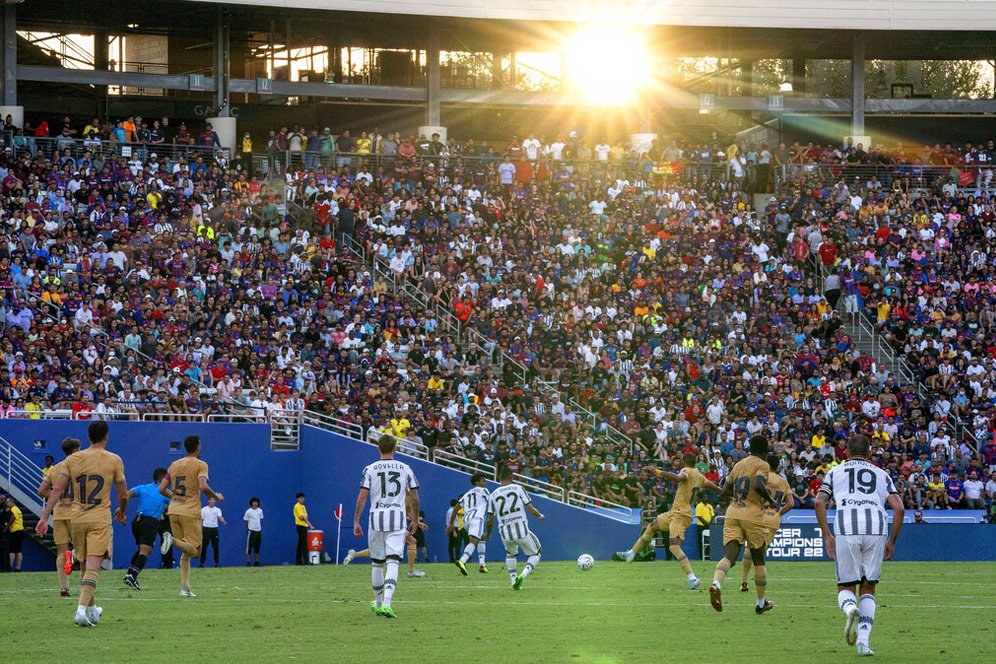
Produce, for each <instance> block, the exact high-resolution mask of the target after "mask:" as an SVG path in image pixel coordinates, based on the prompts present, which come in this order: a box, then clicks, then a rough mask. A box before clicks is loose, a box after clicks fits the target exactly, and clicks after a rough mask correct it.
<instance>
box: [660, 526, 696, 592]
mask: <svg viewBox="0 0 996 664" xmlns="http://www.w3.org/2000/svg"><path fill="white" fill-rule="evenodd" d="M668 543H669V546H668V550H669V551H670V552H671V555H672V556H674V559H675V560H677V561H678V564H679V565H681V571H682V572H684V573H685V576H686V577H687V578H688V589H689V590H695V589H696V588H698V586H699V580H698V578H696V576H695V572H693V571H692V564H691V563H690V562H688V556H686V555H685V552H684V550H682V548H681V538H680V537H671V539H670V540H669V542H668Z"/></svg>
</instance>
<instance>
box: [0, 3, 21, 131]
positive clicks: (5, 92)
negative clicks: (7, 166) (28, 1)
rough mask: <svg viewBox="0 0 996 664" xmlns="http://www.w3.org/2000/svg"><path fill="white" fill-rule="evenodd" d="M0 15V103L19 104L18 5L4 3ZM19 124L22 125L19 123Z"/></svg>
mask: <svg viewBox="0 0 996 664" xmlns="http://www.w3.org/2000/svg"><path fill="white" fill-rule="evenodd" d="M0 16H2V17H3V32H2V34H3V47H2V48H0V66H2V68H3V80H2V88H3V89H2V91H0V92H2V94H0V104H3V105H4V106H17V6H16V5H13V4H4V6H3V9H2V12H0ZM12 115H13V114H12ZM22 115H23V113H22ZM17 126H19V127H20V126H22V125H21V124H18V125H17Z"/></svg>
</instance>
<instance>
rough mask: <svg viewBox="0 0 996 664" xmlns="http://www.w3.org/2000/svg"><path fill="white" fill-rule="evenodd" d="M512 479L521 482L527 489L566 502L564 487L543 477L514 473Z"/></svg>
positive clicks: (517, 482)
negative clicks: (546, 480)
mask: <svg viewBox="0 0 996 664" xmlns="http://www.w3.org/2000/svg"><path fill="white" fill-rule="evenodd" d="M512 480H513V481H514V482H515V483H516V484H521V485H522V486H524V487H526V489H528V490H531V491H532V493H541V494H543V495H545V496H546V497H547V498H553V499H555V500H559V501H560V502H565V497H566V496H565V493H564V487H562V486H557V485H556V484H551V483H550V482H544V481H543V480H541V479H537V478H535V477H529V476H528V475H521V474H519V473H513V474H512Z"/></svg>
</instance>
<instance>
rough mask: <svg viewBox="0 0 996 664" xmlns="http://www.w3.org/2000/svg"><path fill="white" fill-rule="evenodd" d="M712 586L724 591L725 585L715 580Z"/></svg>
mask: <svg viewBox="0 0 996 664" xmlns="http://www.w3.org/2000/svg"><path fill="white" fill-rule="evenodd" d="M712 585H714V586H716V589H717V590H722V589H723V584H722V583H720V582H719V579H713V580H712Z"/></svg>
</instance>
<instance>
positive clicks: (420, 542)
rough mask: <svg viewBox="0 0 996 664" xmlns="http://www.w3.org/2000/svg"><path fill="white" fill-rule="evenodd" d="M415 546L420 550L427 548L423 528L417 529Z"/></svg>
mask: <svg viewBox="0 0 996 664" xmlns="http://www.w3.org/2000/svg"><path fill="white" fill-rule="evenodd" d="M415 546H417V547H418V548H420V549H421V548H422V547H424V546H425V531H424V530H422V529H421V528H416V529H415Z"/></svg>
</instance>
